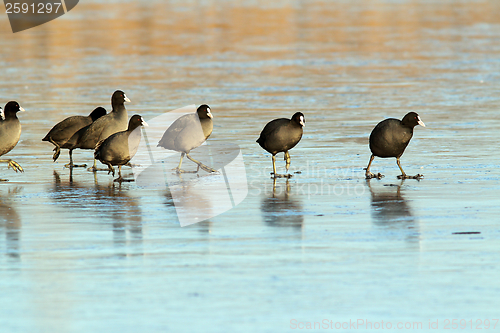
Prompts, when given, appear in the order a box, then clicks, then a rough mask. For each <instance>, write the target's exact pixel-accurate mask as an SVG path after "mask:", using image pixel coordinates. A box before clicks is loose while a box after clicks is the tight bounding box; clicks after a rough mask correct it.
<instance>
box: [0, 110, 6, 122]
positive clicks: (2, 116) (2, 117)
mask: <svg viewBox="0 0 500 333" xmlns="http://www.w3.org/2000/svg"><path fill="white" fill-rule="evenodd" d="M0 119H2V120H5V114H4V113H3V109H2V108H0Z"/></svg>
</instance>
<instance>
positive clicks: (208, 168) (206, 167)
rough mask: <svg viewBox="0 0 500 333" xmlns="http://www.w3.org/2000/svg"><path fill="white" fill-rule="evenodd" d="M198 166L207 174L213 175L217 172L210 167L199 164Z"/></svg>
mask: <svg viewBox="0 0 500 333" xmlns="http://www.w3.org/2000/svg"><path fill="white" fill-rule="evenodd" d="M199 166H200V168H201V169H202V170H203V171H206V172H208V173H214V172H217V170H215V169H212V168H211V167H208V166H206V165H205V164H203V163H200V164H199Z"/></svg>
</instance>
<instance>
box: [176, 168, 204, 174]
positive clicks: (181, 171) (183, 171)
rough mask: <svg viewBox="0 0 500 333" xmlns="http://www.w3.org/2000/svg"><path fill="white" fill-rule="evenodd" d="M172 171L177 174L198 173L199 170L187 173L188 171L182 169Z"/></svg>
mask: <svg viewBox="0 0 500 333" xmlns="http://www.w3.org/2000/svg"><path fill="white" fill-rule="evenodd" d="M198 169H199V168H198ZM172 170H175V173H198V170H196V171H186V170H182V169H181V168H174V169H172Z"/></svg>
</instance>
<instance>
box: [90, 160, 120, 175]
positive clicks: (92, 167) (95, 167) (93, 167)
mask: <svg viewBox="0 0 500 333" xmlns="http://www.w3.org/2000/svg"><path fill="white" fill-rule="evenodd" d="M87 170H88V171H92V172H96V171H109V168H108V169H98V168H97V160H96V159H95V158H94V165H93V166H91V167H90V168H88V169H87ZM108 174H109V173H108ZM113 176H114V174H113Z"/></svg>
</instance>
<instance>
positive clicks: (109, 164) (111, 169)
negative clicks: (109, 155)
mask: <svg viewBox="0 0 500 333" xmlns="http://www.w3.org/2000/svg"><path fill="white" fill-rule="evenodd" d="M105 164H106V165H107V166H108V175H109V174H110V173H112V174H113V177H114V176H115V169H114V168H113V166H112V165H111V163H105Z"/></svg>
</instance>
